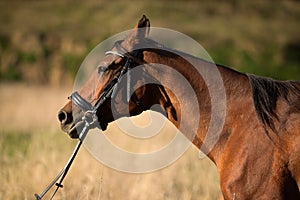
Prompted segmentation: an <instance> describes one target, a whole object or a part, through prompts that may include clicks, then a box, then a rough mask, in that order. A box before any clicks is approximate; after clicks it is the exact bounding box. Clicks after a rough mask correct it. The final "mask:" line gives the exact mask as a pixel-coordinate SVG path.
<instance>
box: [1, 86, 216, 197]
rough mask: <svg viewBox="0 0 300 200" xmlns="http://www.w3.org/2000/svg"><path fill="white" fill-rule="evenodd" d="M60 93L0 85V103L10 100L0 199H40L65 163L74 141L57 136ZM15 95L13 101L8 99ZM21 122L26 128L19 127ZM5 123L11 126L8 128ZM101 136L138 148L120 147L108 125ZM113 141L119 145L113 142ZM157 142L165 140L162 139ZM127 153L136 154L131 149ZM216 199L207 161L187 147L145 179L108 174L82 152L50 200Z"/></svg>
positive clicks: (4, 109) (5, 108)
mask: <svg viewBox="0 0 300 200" xmlns="http://www.w3.org/2000/svg"><path fill="white" fill-rule="evenodd" d="M64 90H66V91H63V92H62V91H61V90H58V89H53V88H49V87H28V86H26V85H0V91H1V94H3V96H2V98H3V99H10V100H9V101H2V102H0V109H1V112H5V113H6V114H5V115H0V124H1V130H0V180H1V187H0V199H8V200H10V199H34V196H33V195H34V193H41V192H42V191H43V190H44V188H45V187H46V186H47V185H48V184H49V183H50V181H52V179H53V178H54V177H55V176H56V175H57V173H58V172H59V171H60V170H61V169H62V168H63V166H64V165H65V164H66V162H67V160H68V159H69V156H70V155H71V153H72V151H73V148H74V147H75V145H76V142H77V141H76V140H71V139H70V138H69V137H68V136H67V135H66V134H64V133H62V131H60V130H59V127H58V123H57V120H56V113H57V111H58V109H59V108H60V107H61V106H62V105H63V103H65V102H66V98H65V96H66V93H67V89H64ZM16 91H18V92H16ZM50 91H51V92H50ZM15 95H17V96H18V97H19V98H13V97H14V96H15ZM36 96H38V97H39V99H38V101H37V100H35V97H36ZM19 99H27V100H26V101H19ZM45 104H46V105H47V106H45ZM28 108H31V109H28ZM17 110H18V111H17ZM30 110H31V111H32V112H29V111H30ZM33 111H34V112H33ZM37 114H38V115H39V116H43V115H45V114H46V115H47V117H43V118H42V117H40V118H36V116H35V115H37ZM22 116H23V117H24V118H26V119H24V120H23V121H24V122H26V123H22V119H23V118H22ZM52 118H53V119H52ZM146 118H147V116H145V119H146ZM7 119H10V120H12V122H13V123H11V124H9V123H8V121H7ZM30 119H31V120H30ZM141 120H142V118H140V119H137V123H138V122H139V123H142V124H143V123H144V122H143V121H141ZM5 122H6V123H5ZM144 125H147V123H144ZM170 130H171V129H170ZM164 133H167V130H165V131H164ZM106 134H111V139H112V140H113V141H115V142H116V144H122V145H123V146H121V147H120V148H124V149H126V148H128V147H129V146H128V145H132V144H138V143H137V142H138V141H136V140H134V141H133V142H131V141H129V143H127V146H126V143H125V142H124V136H122V137H121V135H122V134H124V133H122V132H120V130H118V128H117V127H116V126H114V125H111V126H110V127H109V130H108V131H107V132H106ZM118 135H119V136H120V138H121V140H122V141H121V142H118V140H117V139H118ZM157 137H158V138H163V139H167V140H169V137H168V136H167V137H164V136H157ZM159 140H160V139H159ZM153 141H154V142H155V141H157V140H153ZM142 142H145V141H142ZM143 144H145V143H143ZM159 144H160V143H159ZM146 145H149V148H150V150H153V149H155V148H156V147H157V145H155V144H154V145H151V144H149V142H148V143H146ZM158 146H159V145H158ZM129 149H130V150H133V151H136V149H135V148H132V147H130V148H129ZM146 150H147V149H146ZM148 150H149V149H148ZM52 192H53V190H51V192H50V193H49V194H48V195H47V196H46V199H47V198H49V197H50V195H51V194H52ZM220 197H221V196H220V188H219V178H218V173H217V170H216V167H215V166H214V165H213V164H212V162H211V161H209V160H208V159H202V160H200V159H199V151H198V150H197V149H196V148H195V147H190V148H189V150H188V151H187V152H186V153H184V155H183V156H182V157H181V158H180V159H179V160H177V161H176V162H175V163H174V164H172V165H171V166H168V167H166V168H163V169H161V170H158V171H155V172H152V173H147V174H130V173H124V172H119V171H116V170H113V169H111V168H109V167H107V166H104V165H103V164H101V163H100V162H99V161H97V160H96V159H95V158H94V157H92V156H91V155H90V154H89V153H88V152H87V151H86V150H85V148H84V147H83V148H81V149H80V151H79V153H78V155H77V157H76V159H75V161H74V163H73V165H72V167H71V169H70V172H69V174H68V175H67V177H66V179H65V181H64V188H63V189H60V190H59V191H58V193H57V195H56V197H55V199H63V200H69V199H74V200H82V199H84V200H85V199H97V200H101V199H105V200H106V199H113V200H114V199H129V200H148V199H149V200H150V199H151V200H156V199H157V200H161V199H170V200H172V199H183V200H188V199H208V200H211V199H220Z"/></svg>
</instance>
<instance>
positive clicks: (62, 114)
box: [58, 110, 68, 124]
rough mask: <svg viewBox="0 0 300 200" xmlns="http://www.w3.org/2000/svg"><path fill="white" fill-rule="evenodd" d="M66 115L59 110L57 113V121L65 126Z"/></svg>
mask: <svg viewBox="0 0 300 200" xmlns="http://www.w3.org/2000/svg"><path fill="white" fill-rule="evenodd" d="M67 118H68V115H67V113H66V112H65V111H63V110H61V111H59V113H58V120H59V121H60V123H62V124H65V123H66V121H67Z"/></svg>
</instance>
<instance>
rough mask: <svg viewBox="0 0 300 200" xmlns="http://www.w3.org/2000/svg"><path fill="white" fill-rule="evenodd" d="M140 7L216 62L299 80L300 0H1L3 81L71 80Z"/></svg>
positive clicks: (132, 21) (0, 65)
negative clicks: (202, 48) (200, 48)
mask: <svg viewBox="0 0 300 200" xmlns="http://www.w3.org/2000/svg"><path fill="white" fill-rule="evenodd" d="M142 14H146V15H147V16H148V17H149V18H150V20H151V23H152V25H153V26H157V27H164V28H171V29H174V30H177V31H180V32H182V33H185V34H187V35H189V36H190V37H192V38H194V39H195V40H196V41H198V42H199V43H200V44H201V45H202V46H203V47H204V48H205V49H206V50H207V51H208V53H209V54H210V55H211V57H212V58H213V60H214V61H215V62H216V63H220V64H223V65H226V66H230V67H232V68H235V69H237V70H239V71H243V72H248V73H255V74H259V75H263V76H271V77H273V78H279V79H297V80H300V28H299V19H300V1H252V0H246V1H235V0H231V1H222V2H218V1H192V0H190V1H183V0H181V1H180V0H176V1H168V0H165V1H158V0H157V1H156V0H153V1H149V2H148V1H137V0H135V1H122V0H116V1H107V0H102V1H99V0H89V1H71V0H60V1H58V0H53V1H34V0H28V1H20V0H13V1H8V0H3V1H1V2H0V22H1V24H2V25H1V26H0V81H2V82H3V81H22V82H27V83H32V84H51V85H56V86H60V85H64V84H72V82H73V80H74V77H75V74H76V72H77V69H78V68H79V66H80V64H81V62H82V61H83V59H84V58H85V56H86V55H87V54H88V52H89V51H90V50H91V49H93V48H94V47H95V46H96V45H97V44H98V43H100V42H101V41H103V40H104V39H106V38H108V37H110V36H112V35H114V34H116V33H119V32H121V31H124V30H127V29H130V28H132V27H133V26H134V25H135V24H136V22H137V20H138V19H139V18H140V16H141V15H142Z"/></svg>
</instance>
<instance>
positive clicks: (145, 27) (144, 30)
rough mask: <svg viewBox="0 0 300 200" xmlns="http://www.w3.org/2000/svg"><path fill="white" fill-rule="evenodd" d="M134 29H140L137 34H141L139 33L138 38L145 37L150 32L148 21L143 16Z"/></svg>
mask: <svg viewBox="0 0 300 200" xmlns="http://www.w3.org/2000/svg"><path fill="white" fill-rule="evenodd" d="M135 28H140V29H139V30H138V32H141V33H139V36H142V37H147V36H148V35H149V31H150V20H149V19H148V18H147V17H146V16H145V15H143V16H142V18H141V19H140V20H139V22H138V24H137V26H136V27H135Z"/></svg>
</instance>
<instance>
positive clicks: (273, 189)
mask: <svg viewBox="0 0 300 200" xmlns="http://www.w3.org/2000/svg"><path fill="white" fill-rule="evenodd" d="M149 25H150V22H149V20H148V19H147V18H146V17H145V16H143V18H142V19H141V20H140V21H139V23H138V25H137V27H136V28H135V29H134V30H133V31H132V32H131V33H130V34H129V36H128V37H127V38H126V39H125V40H124V41H123V42H122V44H121V45H122V46H123V47H124V48H125V49H127V50H128V51H129V52H130V51H131V50H132V49H133V48H134V47H136V46H138V45H139V44H140V43H141V42H144V43H149V44H151V45H152V46H153V45H159V44H156V43H155V42H154V41H151V40H148V39H147V34H148V31H149V30H148V29H139V28H143V27H149ZM151 45H150V46H151ZM186 56H189V55H186V54H182V56H178V55H176V54H173V53H170V52H168V51H167V50H163V49H160V50H158V49H155V48H149V49H147V48H146V49H143V50H142V56H141V57H139V58H134V59H135V61H136V63H139V64H141V63H144V64H145V66H144V73H147V74H148V75H149V77H156V76H158V75H160V76H162V75H165V77H164V78H165V79H166V80H168V81H169V82H173V83H174V84H175V83H176V81H177V80H176V78H175V77H172V76H169V75H168V71H157V70H156V69H155V65H153V64H149V63H160V64H164V65H167V66H170V67H172V68H174V69H176V70H177V71H178V72H179V73H181V74H182V75H183V76H184V77H185V78H186V79H187V80H188V81H189V83H190V84H191V86H192V87H193V89H194V91H196V95H197V98H198V102H199V105H198V106H199V108H200V110H201V119H200V121H199V128H198V130H197V132H196V135H195V137H192V135H193V134H191V133H190V130H188V128H185V129H182V127H179V124H180V123H179V121H180V120H181V114H182V113H181V110H180V105H179V101H178V99H184V100H185V102H189V96H187V95H185V94H184V93H182V94H176V95H175V94H173V92H172V91H170V90H169V89H168V88H164V87H161V86H157V85H145V86H143V87H141V88H139V89H138V90H137V91H136V95H137V97H138V99H139V101H140V102H141V104H142V109H141V107H138V106H137V105H135V104H134V102H132V101H131V102H130V104H129V107H130V108H129V110H130V113H131V115H138V114H140V113H141V112H142V111H143V110H148V109H150V107H151V105H153V104H159V105H160V106H161V108H162V109H163V110H165V111H166V113H167V117H168V119H169V120H170V121H171V122H172V123H173V124H174V125H175V126H177V127H178V128H179V129H180V130H181V132H182V133H183V134H185V135H186V136H187V137H188V138H189V139H190V140H191V142H193V143H194V145H196V146H197V147H198V148H200V147H201V145H202V144H203V139H204V138H205V134H206V131H207V128H208V126H209V121H210V116H211V102H210V98H209V92H208V88H207V87H206V85H205V82H204V80H203V78H202V77H201V76H199V75H197V74H198V73H196V72H195V69H194V68H193V67H192V66H190V65H191V64H190V63H189V62H187V61H186V59H184V57H186ZM106 59H107V60H106V61H105V62H106V63H108V67H110V68H111V70H108V72H107V74H106V76H105V78H103V79H102V80H99V81H98V85H96V86H94V85H91V84H89V83H87V84H86V85H85V86H84V87H83V88H82V89H81V90H80V91H79V93H80V94H81V95H82V96H83V97H84V98H86V99H87V100H88V101H90V102H93V101H95V99H97V97H98V96H99V95H100V93H101V91H102V90H103V88H104V87H105V85H106V84H107V83H108V82H109V81H110V80H111V79H112V77H113V76H114V75H115V74H117V73H119V72H120V69H121V68H122V64H123V63H122V60H121V59H120V58H119V59H117V60H114V59H113V58H112V57H111V56H108V58H106ZM189 59H192V60H193V61H194V62H193V63H196V65H198V66H199V67H202V68H205V69H206V70H210V69H211V68H212V67H216V66H215V65H213V64H211V63H208V62H206V61H203V60H201V59H197V58H194V57H192V56H190V57H189ZM112 66H113V67H112ZM217 68H218V70H219V72H220V74H221V76H222V78H223V82H224V87H225V91H226V105H227V110H226V119H225V124H224V126H223V130H222V133H221V135H220V137H219V139H218V141H217V143H216V145H215V146H214V148H213V149H212V150H211V151H210V152H209V154H208V157H209V158H210V159H211V160H212V161H213V162H214V163H215V164H216V166H217V168H218V171H219V175H220V181H221V189H222V193H223V198H224V199H300V193H299V187H300V156H299V155H300V83H299V82H280V81H273V80H271V79H265V78H258V77H255V76H253V75H246V74H242V73H239V72H236V71H234V70H231V69H229V68H226V67H223V66H219V65H218V66H217ZM95 73H96V72H95ZM95 78H97V76H93V77H91V81H90V83H94V82H95ZM143 78H145V77H143V76H141V80H142V79H143ZM141 80H135V81H136V82H138V81H141ZM94 87H97V90H96V91H97V92H96V94H94V95H90V91H92V90H94ZM177 87H179V89H181V90H182V91H184V89H185V88H181V87H183V86H181V85H180V84H178V85H177ZM120 93H122V92H120ZM115 101H117V102H118V106H119V109H118V115H117V117H122V114H123V113H122V112H125V110H127V109H123V107H124V108H127V107H128V105H127V104H126V103H125V102H122V98H121V95H119V96H117V97H116V99H115ZM192 103H193V102H191V105H190V109H193V108H194V107H193V105H192ZM71 104H72V103H71V102H68V104H67V105H66V106H65V107H64V108H63V109H62V110H63V111H64V112H65V113H67V114H68V116H66V117H69V118H68V119H67V120H64V121H63V122H62V124H61V126H62V128H63V130H65V131H68V128H70V126H71V125H72V123H73V119H72V118H71V117H72V115H71V113H72V105H71ZM111 105H112V104H111V102H110V100H108V101H107V102H106V103H105V104H104V105H102V106H101V107H100V108H99V110H98V113H97V114H98V116H99V119H101V120H103V121H105V122H106V123H109V122H111V121H113V120H115V118H114V117H113V115H112V112H111V109H112V107H111ZM74 110H76V108H73V112H74ZM115 117H116V115H115ZM182 120H185V119H182ZM194 120H195V119H193V114H192V113H191V118H190V119H186V123H187V124H188V125H191V124H192V123H193V122H194ZM189 123H190V124H189ZM216 123H217V122H216ZM71 135H72V136H73V137H75V136H76V132H75V133H71ZM204 145H205V144H204Z"/></svg>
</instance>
